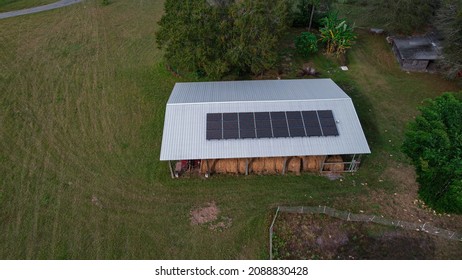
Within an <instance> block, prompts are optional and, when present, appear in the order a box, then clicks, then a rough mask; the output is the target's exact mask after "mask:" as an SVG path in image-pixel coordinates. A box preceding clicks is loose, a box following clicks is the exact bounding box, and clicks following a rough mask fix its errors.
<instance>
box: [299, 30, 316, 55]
mask: <svg viewBox="0 0 462 280" xmlns="http://www.w3.org/2000/svg"><path fill="white" fill-rule="evenodd" d="M295 47H296V48H297V52H298V53H299V54H301V55H303V56H304V57H309V55H310V54H313V53H316V52H318V38H316V35H314V34H313V33H310V32H302V33H301V34H300V36H297V37H296V38H295Z"/></svg>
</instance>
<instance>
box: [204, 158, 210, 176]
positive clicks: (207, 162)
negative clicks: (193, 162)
mask: <svg viewBox="0 0 462 280" xmlns="http://www.w3.org/2000/svg"><path fill="white" fill-rule="evenodd" d="M205 164H206V166H207V173H205V178H208V177H209V175H210V167H209V160H208V159H206V160H205Z"/></svg>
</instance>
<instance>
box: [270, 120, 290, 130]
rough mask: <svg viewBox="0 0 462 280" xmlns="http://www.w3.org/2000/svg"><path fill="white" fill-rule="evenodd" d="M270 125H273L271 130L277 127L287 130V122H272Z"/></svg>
mask: <svg viewBox="0 0 462 280" xmlns="http://www.w3.org/2000/svg"><path fill="white" fill-rule="evenodd" d="M271 123H272V124H273V129H274V128H277V127H282V128H284V127H285V128H286V129H287V121H286V120H272V121H271Z"/></svg>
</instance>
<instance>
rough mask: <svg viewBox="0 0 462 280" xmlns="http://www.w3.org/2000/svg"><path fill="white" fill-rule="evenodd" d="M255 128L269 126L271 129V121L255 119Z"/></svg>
mask: <svg viewBox="0 0 462 280" xmlns="http://www.w3.org/2000/svg"><path fill="white" fill-rule="evenodd" d="M255 123H256V125H257V129H262V128H269V129H271V121H270V120H269V119H268V120H256V121H255Z"/></svg>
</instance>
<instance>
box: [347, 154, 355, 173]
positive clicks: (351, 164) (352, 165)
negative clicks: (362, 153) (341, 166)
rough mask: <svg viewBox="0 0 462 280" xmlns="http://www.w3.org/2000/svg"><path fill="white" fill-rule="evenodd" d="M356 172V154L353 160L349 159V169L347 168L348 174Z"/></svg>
mask: <svg viewBox="0 0 462 280" xmlns="http://www.w3.org/2000/svg"><path fill="white" fill-rule="evenodd" d="M355 170H356V154H354V155H353V158H352V159H351V162H350V168H348V171H349V172H353V171H355Z"/></svg>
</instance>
